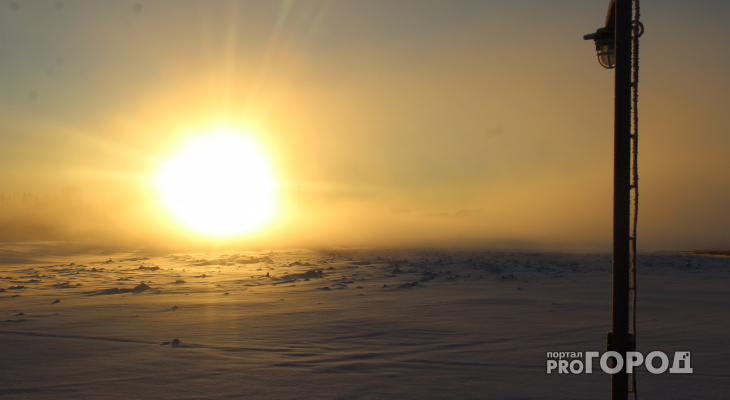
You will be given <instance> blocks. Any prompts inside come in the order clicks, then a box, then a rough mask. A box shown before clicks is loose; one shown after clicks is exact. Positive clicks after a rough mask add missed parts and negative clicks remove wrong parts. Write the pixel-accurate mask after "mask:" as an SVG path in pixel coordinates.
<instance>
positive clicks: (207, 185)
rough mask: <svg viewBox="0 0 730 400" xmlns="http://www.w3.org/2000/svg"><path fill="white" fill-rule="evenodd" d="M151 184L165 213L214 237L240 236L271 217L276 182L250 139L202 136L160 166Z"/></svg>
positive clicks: (227, 133) (223, 133) (229, 135)
mask: <svg viewBox="0 0 730 400" xmlns="http://www.w3.org/2000/svg"><path fill="white" fill-rule="evenodd" d="M155 184H156V186H157V188H158V190H159V192H160V198H161V200H162V203H163V204H164V206H165V208H166V209H167V210H168V211H169V212H170V213H171V214H172V215H173V216H174V217H175V218H176V219H177V220H179V221H180V222H182V223H183V224H184V225H186V226H187V227H188V228H190V229H192V230H194V231H196V232H198V233H202V234H207V235H212V236H219V237H220V236H231V235H237V234H244V233H249V232H252V231H254V230H255V229H257V228H260V227H262V226H263V225H264V224H265V223H266V222H268V221H270V220H271V219H272V217H273V216H274V214H275V211H276V210H275V209H276V206H275V200H276V198H275V197H276V196H275V188H276V182H275V180H274V178H273V176H272V171H271V167H270V164H269V162H268V159H267V157H266V155H265V153H264V152H263V151H262V150H261V148H260V147H258V146H257V145H256V143H255V142H254V141H253V140H252V139H251V137H250V136H247V135H243V134H239V133H236V132H232V131H228V130H220V131H215V132H212V133H207V134H202V135H198V136H196V137H194V138H193V139H191V140H189V141H188V142H187V143H185V144H184V145H183V146H182V147H181V149H180V150H179V151H178V152H177V153H175V154H174V155H173V156H172V157H170V158H169V159H167V160H165V161H163V162H161V164H160V168H159V170H158V172H157V174H156V176H155Z"/></svg>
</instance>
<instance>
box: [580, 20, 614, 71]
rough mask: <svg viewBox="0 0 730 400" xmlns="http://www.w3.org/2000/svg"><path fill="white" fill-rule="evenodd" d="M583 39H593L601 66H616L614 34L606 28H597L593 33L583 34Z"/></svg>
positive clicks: (609, 67)
mask: <svg viewBox="0 0 730 400" xmlns="http://www.w3.org/2000/svg"><path fill="white" fill-rule="evenodd" d="M583 40H593V41H594V42H595V43H596V55H597V56H598V62H599V63H600V64H601V65H602V66H603V68H607V69H612V68H614V67H616V35H615V34H614V31H613V30H609V29H608V28H605V27H604V28H598V30H597V31H595V32H594V33H589V34H588V35H585V36H583Z"/></svg>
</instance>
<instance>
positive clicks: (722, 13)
mask: <svg viewBox="0 0 730 400" xmlns="http://www.w3.org/2000/svg"><path fill="white" fill-rule="evenodd" d="M607 6H608V1H607V0H590V1H588V0H585V1H574V0H570V1H569V0H555V1H552V0H510V1H507V0H505V1H496V0H473V1H467V0H443V1H436V0H413V1H408V0H387V1H386V0H374V1H373V0H368V1H365V0H352V1H346V0H335V1H281V2H279V1H273V0H261V1H214V2H210V1H206V2H203V1H181V0H169V1H133V0H130V1H121V0H120V1H114V2H111V1H108V2H107V1H103V2H102V1H72V0H64V1H8V0H3V1H2V3H1V4H0V60H2V61H1V62H0V141H1V142H0V143H2V145H1V146H0V192H2V193H4V194H5V195H6V198H7V196H15V197H13V198H14V199H15V200H13V201H16V203H17V201H18V200H17V198H18V197H19V196H21V195H22V194H23V193H32V194H34V195H35V196H38V197H43V196H45V197H46V198H53V199H55V200H48V201H47V202H46V203H44V204H45V205H43V204H41V205H38V207H39V209H44V207H45V212H47V213H50V212H51V211H54V212H56V213H57V214H61V215H57V216H56V217H57V219H55V220H54V222H53V223H54V224H56V225H63V226H67V227H68V226H69V225H73V226H75V228H74V229H76V230H77V231H78V232H86V233H87V234H91V233H89V232H101V231H104V230H105V231H106V232H105V234H106V235H108V236H109V237H113V236H114V234H116V233H119V234H120V235H121V234H122V233H123V234H124V235H131V236H135V235H137V236H135V237H141V238H144V237H147V236H145V235H154V232H159V231H161V230H164V229H162V228H161V227H160V226H158V225H159V224H161V222H159V221H156V222H155V221H153V219H150V216H151V215H153V214H158V213H159V212H160V210H159V209H157V208H156V207H157V206H156V205H155V204H156V203H155V201H156V200H155V194H154V190H153V188H151V187H150V184H149V182H150V176H151V175H152V174H153V173H154V171H155V169H156V168H157V167H158V164H159V162H160V160H164V159H165V158H166V157H169V156H170V154H171V152H172V151H173V150H172V149H174V148H175V147H176V146H177V145H178V144H179V143H180V142H181V141H182V140H183V139H184V138H186V137H189V136H191V135H193V136H194V135H195V134H197V133H200V132H205V130H206V129H209V127H210V126H214V125H219V124H228V125H234V126H237V127H246V129H247V130H248V131H250V132H253V134H254V135H256V136H257V140H258V141H259V142H260V143H262V146H263V147H264V148H265V151H266V153H267V154H268V155H269V157H270V159H271V162H272V163H273V168H274V170H275V171H276V176H277V179H278V180H279V183H280V186H281V197H282V198H283V204H285V205H284V206H282V207H283V209H285V210H286V211H282V215H285V216H286V218H283V220H282V221H279V223H278V225H277V226H276V227H275V228H272V229H271V230H270V232H268V236H266V237H267V238H268V239H267V240H273V239H272V238H276V239H277V240H280V241H281V243H286V244H289V243H290V244H293V245H296V244H302V245H308V244H319V245H328V244H331V245H355V244H363V245H369V244H375V245H389V244H400V243H404V244H439V243H454V242H461V243H468V244H484V245H490V244H494V245H497V246H498V245H509V244H520V243H522V244H525V245H528V246H531V245H536V246H537V245H548V246H567V247H576V248H580V247H585V246H589V247H590V246H598V247H599V248H608V246H610V241H611V220H612V219H611V212H612V206H611V205H612V184H613V183H612V171H613V73H612V72H611V71H608V70H604V69H603V68H601V67H600V66H599V64H598V63H597V61H596V57H595V51H594V47H593V44H592V43H590V42H586V41H583V40H582V35H583V34H586V33H590V32H593V31H594V30H595V29H596V28H598V27H600V26H601V25H602V24H603V22H604V18H605V14H606V8H607ZM641 6H642V20H643V22H644V24H645V26H646V34H645V35H644V36H643V37H642V40H641V81H640V99H641V100H640V105H639V109H640V121H641V126H640V133H641V138H640V178H641V180H640V183H641V209H640V230H639V234H640V247H641V248H643V249H646V250H653V249H675V248H679V249H694V248H720V247H725V248H727V247H730V208H728V204H730V175H729V174H728V171H730V157H728V155H727V154H728V150H730V135H729V134H728V133H729V132H728V130H729V128H730V113H728V112H727V108H728V106H729V105H730V77H729V76H728V71H730V54H729V53H728V52H727V51H724V50H723V49H724V47H725V46H724V44H723V42H722V40H723V39H724V38H730V26H729V25H728V24H727V21H728V19H730V3H728V2H725V1H709V0H700V1H693V2H688V1H666V0H665V1H659V0H644V1H642V2H641ZM69 193H72V194H73V196H76V197H74V198H76V199H78V198H83V199H85V200H84V203H83V204H84V205H83V206H78V204H77V205H75V206H74V205H69V204H71V203H73V201H72V200H69V199H68V198H67V197H69V196H71V194H69ZM64 196H66V197H64ZM6 203H7V201H6ZM48 204H51V205H52V207H51V206H49V205H48ZM5 207H6V209H4V210H0V212H5V213H6V215H5V216H4V217H3V216H0V219H1V218H4V220H2V221H5V223H6V225H7V224H8V223H10V222H8V221H10V220H11V219H12V218H11V217H9V216H8V215H7V213H8V212H10V211H8V210H10V208H8V207H10V206H7V205H6V206H5ZM14 207H16V208H14V209H13V210H16V209H17V207H19V206H18V205H17V204H15V206H14ZM23 207H26V208H27V207H28V206H27V205H26V206H23ZM49 207H50V208H49ZM54 207H55V208H54ZM74 207H76V208H74ZM94 207H97V208H98V209H94ZM21 208H22V207H21ZM71 209H73V210H75V211H73V212H71V211H69V210H71ZM49 210H50V211H49ZM59 210H60V211H59ZM41 211H42V210H41ZM41 211H39V212H41ZM460 211H461V212H460ZM13 212H15V211H13ZM24 212H26V213H27V212H28V211H27V210H25V211H24ZM24 215H25V214H24ZM18 218H20V217H18ZM29 218H30V217H29ZM49 218H50V217H49ZM2 221H0V222H2ZM14 221H15V222H14V223H16V225H15V226H16V228H17V224H18V223H20V222H17V221H19V219H16V220H14ZM73 221H75V222H73ZM11 222H12V221H11ZM26 228H28V227H27V226H25V227H24V228H23V229H26ZM18 229H20V228H18ZM44 229H45V230H46V231H48V229H51V228H49V227H48V226H45V228H43V229H41V228H39V229H38V230H37V232H38V235H39V238H44V235H45V233H44V232H46V231H44ZM53 229H57V230H59V229H60V231H63V230H64V229H66V228H63V229H62V228H58V227H55V228H53ZM69 229H70V228H69ZM6 230H7V227H6ZM141 232H145V234H142V233H141ZM46 233H47V232H46ZM6 236H7V235H6ZM11 236H12V235H11ZM46 236H48V235H46ZM264 236H265V235H263V234H262V235H261V237H264ZM49 237H50V236H49ZM258 239H260V243H262V244H266V241H264V240H263V239H261V238H258ZM285 239H286V240H285ZM257 243H259V242H257Z"/></svg>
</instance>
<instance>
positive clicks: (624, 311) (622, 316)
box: [610, 0, 633, 400]
mask: <svg viewBox="0 0 730 400" xmlns="http://www.w3.org/2000/svg"><path fill="white" fill-rule="evenodd" d="M615 7H616V8H615V10H614V11H615V16H616V28H615V32H616V69H615V74H616V75H615V80H616V81H615V99H614V100H615V110H614V112H615V116H614V178H613V179H614V180H613V184H614V187H613V324H612V334H611V343H610V344H611V349H612V350H613V351H615V352H617V353H619V354H620V355H621V357H623V359H624V361H625V360H626V352H627V351H629V350H630V342H631V339H630V337H629V264H630V259H631V253H630V247H631V246H630V241H631V237H630V236H631V233H630V232H631V231H630V225H631V79H632V78H631V76H632V75H631V68H632V67H631V43H632V42H631V35H632V29H631V18H632V13H633V11H632V1H631V0H616V1H615ZM628 384H629V381H628V374H627V373H626V366H625V362H624V368H622V369H621V371H620V372H618V373H616V374H614V375H612V376H611V399H612V400H618V399H620V400H626V398H627V396H628V391H629V386H628Z"/></svg>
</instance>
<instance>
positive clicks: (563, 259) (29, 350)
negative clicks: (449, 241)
mask: <svg viewBox="0 0 730 400" xmlns="http://www.w3.org/2000/svg"><path fill="white" fill-rule="evenodd" d="M60 249H61V248H59V247H58V244H54V245H51V244H47V243H46V244H44V243H30V244H29V243H24V244H23V243H14V244H8V243H6V244H2V245H0V354H1V357H0V397H1V398H3V399H64V398H66V399H78V398H108V399H130V398H145V399H237V398H257V399H259V398H260V399H295V398H296V399H315V398H317V399H447V398H448V399H558V398H559V399H596V398H609V397H610V378H609V376H608V375H606V374H604V373H602V372H600V369H599V370H598V372H594V373H593V374H591V375H587V374H582V375H556V374H550V375H548V374H547V373H546V353H547V352H555V351H558V352H559V351H582V352H585V351H599V352H602V351H604V348H605V335H606V332H607V331H609V330H610V327H611V325H610V321H611V289H610V285H611V276H610V269H611V257H610V255H607V254H569V253H541V252H500V251H445V250H411V249H409V250H332V251H306V250H291V251H272V252H270V251H261V252H251V251H241V252H234V251H226V252H218V253H186V254H169V255H155V256H149V255H147V256H145V255H142V254H140V253H100V252H98V251H97V252H92V251H86V252H84V253H81V254H68V253H69V252H63V251H60ZM54 252H55V253H54ZM54 254H61V255H54ZM639 261H640V268H641V269H640V278H639V279H640V281H639V285H640V286H639V288H640V292H639V314H638V316H639V318H638V346H639V350H640V351H643V352H645V353H648V352H650V351H652V350H662V351H665V352H667V353H670V354H673V352H674V351H682V350H688V351H691V352H692V359H691V362H692V367H693V368H694V374H692V375H670V374H664V375H652V374H650V373H649V372H647V371H646V370H645V369H644V368H643V367H641V368H640V370H639V375H638V382H639V394H640V398H641V397H644V398H657V399H658V398H661V399H689V398H703V399H723V398H727V397H726V396H727V393H730V363H728V360H729V359H730V346H728V344H727V337H726V336H727V332H728V328H729V327H730V322H728V321H730V318H728V310H730V288H729V287H730V286H729V285H728V284H730V258H724V257H710V256H699V255H686V254H661V253H653V254H642V255H641V256H640V259H639ZM594 364H595V368H598V364H597V363H594Z"/></svg>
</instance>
